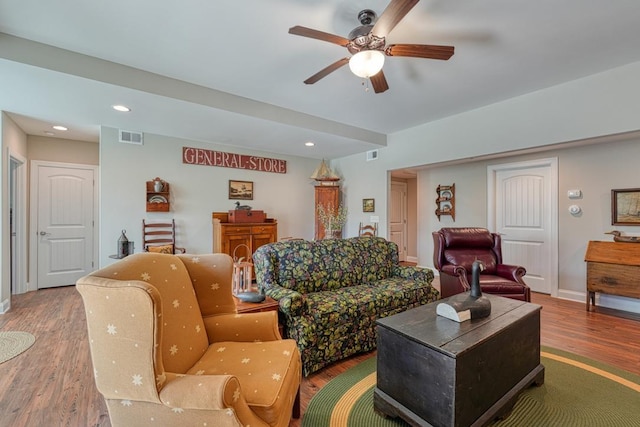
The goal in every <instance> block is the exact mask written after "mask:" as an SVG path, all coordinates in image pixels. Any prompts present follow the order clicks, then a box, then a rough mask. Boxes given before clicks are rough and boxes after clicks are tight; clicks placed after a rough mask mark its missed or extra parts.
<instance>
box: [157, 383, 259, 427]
mask: <svg viewBox="0 0 640 427" xmlns="http://www.w3.org/2000/svg"><path fill="white" fill-rule="evenodd" d="M160 400H161V401H162V403H163V404H165V405H166V406H168V407H170V408H176V409H178V408H179V409H199V410H205V411H206V410H209V411H211V410H219V411H224V413H223V414H221V415H222V416H224V417H225V418H226V417H229V416H232V415H233V414H232V413H230V412H227V411H226V410H227V409H228V408H232V409H233V412H235V415H236V417H237V418H238V421H239V424H241V425H252V426H253V425H256V426H261V425H265V424H264V421H262V420H260V419H259V418H258V417H257V416H256V415H255V414H254V413H253V411H252V410H251V408H249V405H248V404H247V401H246V400H245V398H244V396H243V394H242V391H241V389H240V382H239V381H238V379H237V378H236V377H235V376H233V375H175V374H169V373H168V374H167V382H166V383H165V385H164V387H163V388H162V390H161V391H160Z"/></svg>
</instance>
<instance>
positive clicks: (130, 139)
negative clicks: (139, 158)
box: [120, 129, 142, 145]
mask: <svg viewBox="0 0 640 427" xmlns="http://www.w3.org/2000/svg"><path fill="white" fill-rule="evenodd" d="M120 142H124V143H126V144H135V145H142V132H133V131H130V130H122V129H120Z"/></svg>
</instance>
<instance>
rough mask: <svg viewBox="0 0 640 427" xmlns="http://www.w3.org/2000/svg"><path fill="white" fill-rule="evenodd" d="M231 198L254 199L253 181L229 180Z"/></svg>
mask: <svg viewBox="0 0 640 427" xmlns="http://www.w3.org/2000/svg"><path fill="white" fill-rule="evenodd" d="M229 198H230V199H236V200H253V181H232V180H229Z"/></svg>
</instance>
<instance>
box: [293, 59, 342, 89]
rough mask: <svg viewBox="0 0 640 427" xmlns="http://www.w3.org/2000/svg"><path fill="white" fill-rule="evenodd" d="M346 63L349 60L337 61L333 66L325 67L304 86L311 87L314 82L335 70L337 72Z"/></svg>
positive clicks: (306, 81)
mask: <svg viewBox="0 0 640 427" xmlns="http://www.w3.org/2000/svg"><path fill="white" fill-rule="evenodd" d="M348 62H349V58H342V59H339V60H338V61H336V62H334V63H333V64H331V65H329V66H328V67H325V68H323V69H322V70H320V71H318V72H317V73H315V74H314V75H313V76H311V77H309V78H308V79H307V80H305V81H304V82H305V83H306V84H308V85H312V84H314V83H315V82H317V81H318V80H320V79H321V78H323V77H326V76H327V75H329V74H331V73H333V72H334V71H335V70H337V69H338V68H340V67H342V66H343V65H345V64H347V63H348Z"/></svg>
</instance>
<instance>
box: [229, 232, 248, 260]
mask: <svg viewBox="0 0 640 427" xmlns="http://www.w3.org/2000/svg"><path fill="white" fill-rule="evenodd" d="M247 231H249V230H248V229H247ZM241 245H246V247H244V246H241ZM238 246H240V247H238ZM236 248H237V250H236ZM222 252H224V253H227V254H229V255H231V256H232V257H234V258H237V259H240V258H242V257H244V258H245V259H251V234H249V233H246V234H227V235H226V236H224V237H223V239H222ZM234 252H235V254H234Z"/></svg>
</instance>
